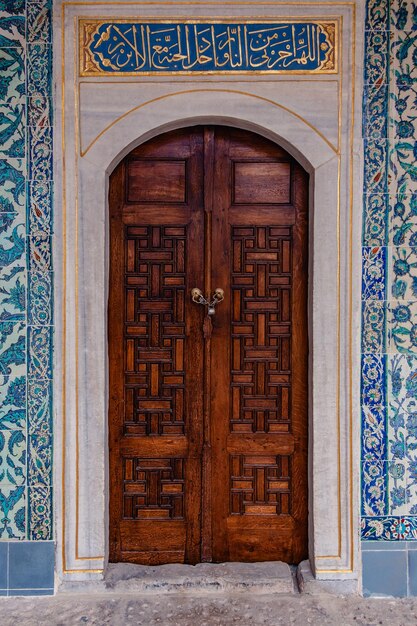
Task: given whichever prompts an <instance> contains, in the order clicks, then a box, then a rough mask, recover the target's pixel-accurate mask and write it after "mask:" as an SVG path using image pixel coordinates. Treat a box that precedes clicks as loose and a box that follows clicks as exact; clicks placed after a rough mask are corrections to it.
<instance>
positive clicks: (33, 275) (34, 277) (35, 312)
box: [28, 272, 53, 326]
mask: <svg viewBox="0 0 417 626" xmlns="http://www.w3.org/2000/svg"><path fill="white" fill-rule="evenodd" d="M52 276H53V274H52V273H51V272H29V306H28V323H29V324H31V325H35V326H42V325H44V324H51V322H52Z"/></svg>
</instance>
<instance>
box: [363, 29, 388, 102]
mask: <svg viewBox="0 0 417 626" xmlns="http://www.w3.org/2000/svg"><path fill="white" fill-rule="evenodd" d="M388 49H389V37H388V33H386V32H385V31H376V32H371V31H367V32H365V51H366V64H365V72H364V82H365V85H386V84H387V82H388V80H387V67H388V60H389V57H388ZM383 106H386V104H385V103H383Z"/></svg>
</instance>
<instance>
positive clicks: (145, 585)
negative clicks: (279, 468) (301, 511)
mask: <svg viewBox="0 0 417 626" xmlns="http://www.w3.org/2000/svg"><path fill="white" fill-rule="evenodd" d="M59 591H60V592H61V593H74V592H76V593H90V592H93V591H96V592H98V593H100V592H103V593H106V592H110V593H117V594H130V593H132V594H133V593H134V594H138V593H143V594H153V593H158V594H160V593H181V594H183V593H194V594H195V593H200V592H201V593H241V592H245V593H248V592H250V593H257V594H282V595H288V594H294V593H298V586H297V581H296V576H295V568H291V567H290V566H289V565H288V564H287V563H282V562H281V561H267V562H263V563H198V564H197V565H183V564H180V563H175V564H169V565H157V566H150V565H134V564H132V563H109V565H108V567H107V570H106V572H105V575H104V578H103V580H101V581H82V582H81V581H79V582H78V581H77V582H76V581H66V582H63V583H62V584H61V586H60V588H59Z"/></svg>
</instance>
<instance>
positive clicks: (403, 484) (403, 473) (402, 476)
mask: <svg viewBox="0 0 417 626" xmlns="http://www.w3.org/2000/svg"><path fill="white" fill-rule="evenodd" d="M384 472H385V475H386V476H387V483H388V489H387V496H388V512H389V513H390V514H391V515H407V514H408V513H409V508H410V507H409V495H410V493H409V490H408V489H407V470H406V464H405V463H401V462H398V461H390V462H387V463H386V468H385V469H384Z"/></svg>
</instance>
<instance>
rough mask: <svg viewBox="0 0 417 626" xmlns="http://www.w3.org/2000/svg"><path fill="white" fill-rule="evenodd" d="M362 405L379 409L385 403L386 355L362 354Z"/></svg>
mask: <svg viewBox="0 0 417 626" xmlns="http://www.w3.org/2000/svg"><path fill="white" fill-rule="evenodd" d="M361 400H362V406H366V407H370V408H372V410H374V409H375V410H380V409H381V408H383V407H385V405H386V357H385V355H383V354H380V355H379V354H363V355H362V380H361Z"/></svg>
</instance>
